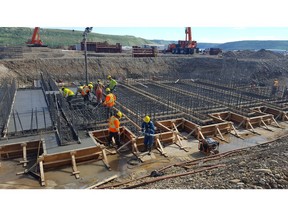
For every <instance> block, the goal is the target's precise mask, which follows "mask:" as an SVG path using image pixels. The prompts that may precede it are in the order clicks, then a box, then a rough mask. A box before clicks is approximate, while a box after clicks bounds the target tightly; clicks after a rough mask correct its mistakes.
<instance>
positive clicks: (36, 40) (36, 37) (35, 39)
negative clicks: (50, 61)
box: [26, 27, 47, 47]
mask: <svg viewBox="0 0 288 216" xmlns="http://www.w3.org/2000/svg"><path fill="white" fill-rule="evenodd" d="M39 32H40V27H35V28H34V32H33V35H32V38H31V40H28V41H27V42H26V44H27V46H29V47H47V45H44V44H43V42H42V41H41V40H40V34H39Z"/></svg>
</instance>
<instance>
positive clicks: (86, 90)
mask: <svg viewBox="0 0 288 216" xmlns="http://www.w3.org/2000/svg"><path fill="white" fill-rule="evenodd" d="M78 93H80V94H81V95H82V97H83V98H84V104H85V103H87V102H89V94H90V87H89V86H87V85H84V86H79V87H78V89H77V94H78ZM77 94H76V95H77Z"/></svg>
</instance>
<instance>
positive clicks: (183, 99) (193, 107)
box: [132, 83, 219, 121]
mask: <svg viewBox="0 0 288 216" xmlns="http://www.w3.org/2000/svg"><path fill="white" fill-rule="evenodd" d="M145 86H147V87H145ZM145 86H143V85H140V84H134V85H133V86H132V87H133V88H135V89H138V90H141V91H143V92H146V94H149V95H151V96H152V97H155V98H157V99H158V100H159V101H161V102H164V103H166V104H167V105H170V106H172V107H173V106H175V105H176V106H177V109H179V110H181V112H184V113H186V114H189V115H192V116H195V118H198V119H199V120H203V121H207V120H208V119H209V117H208V116H206V115H202V114H201V113H199V112H197V109H198V110H202V109H213V108H219V105H217V104H215V103H213V102H210V101H205V100H203V99H202V98H197V97H194V96H192V95H187V94H184V93H182V92H179V91H175V90H174V91H173V90H172V89H168V88H164V87H163V86H160V85H157V84H154V83H148V84H146V83H145Z"/></svg>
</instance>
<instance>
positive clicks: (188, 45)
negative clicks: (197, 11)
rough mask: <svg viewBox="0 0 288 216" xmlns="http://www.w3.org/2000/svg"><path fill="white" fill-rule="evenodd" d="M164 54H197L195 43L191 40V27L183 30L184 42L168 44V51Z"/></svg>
mask: <svg viewBox="0 0 288 216" xmlns="http://www.w3.org/2000/svg"><path fill="white" fill-rule="evenodd" d="M164 52H171V53H172V54H194V53H195V52H196V53H198V52H199V48H197V41H194V40H192V33H191V27H186V28H185V40H178V44H175V43H172V44H169V45H168V49H166V50H165V51H164Z"/></svg>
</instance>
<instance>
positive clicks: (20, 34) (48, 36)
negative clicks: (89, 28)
mask: <svg viewBox="0 0 288 216" xmlns="http://www.w3.org/2000/svg"><path fill="white" fill-rule="evenodd" d="M33 30H34V28H22V27H19V28H15V27H12V28H10V27H0V46H26V44H25V42H26V41H28V40H29V39H31V37H32V34H33ZM83 31H84V28H83ZM83 31H72V30H59V29H43V28H40V38H41V40H42V42H43V43H44V44H45V45H48V46H49V47H51V48H59V47H62V48H63V47H68V46H70V45H75V44H79V43H80V42H81V41H82V40H83V36H82V34H83ZM87 41H93V42H104V41H107V42H108V43H109V44H116V43H120V44H121V45H122V46H141V45H143V44H152V43H156V44H164V45H168V44H170V43H177V41H165V40H146V39H143V38H139V37H134V36H129V35H125V36H120V35H107V34H98V33H89V35H88V38H87ZM198 47H199V48H202V49H205V48H211V47H219V48H221V49H223V50H225V51H227V50H247V49H249V50H259V49H282V50H287V49H288V41H273V40H271V41H256V40H255V41H252V40H251V41H236V42H229V43H223V44H215V43H201V42H198Z"/></svg>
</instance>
